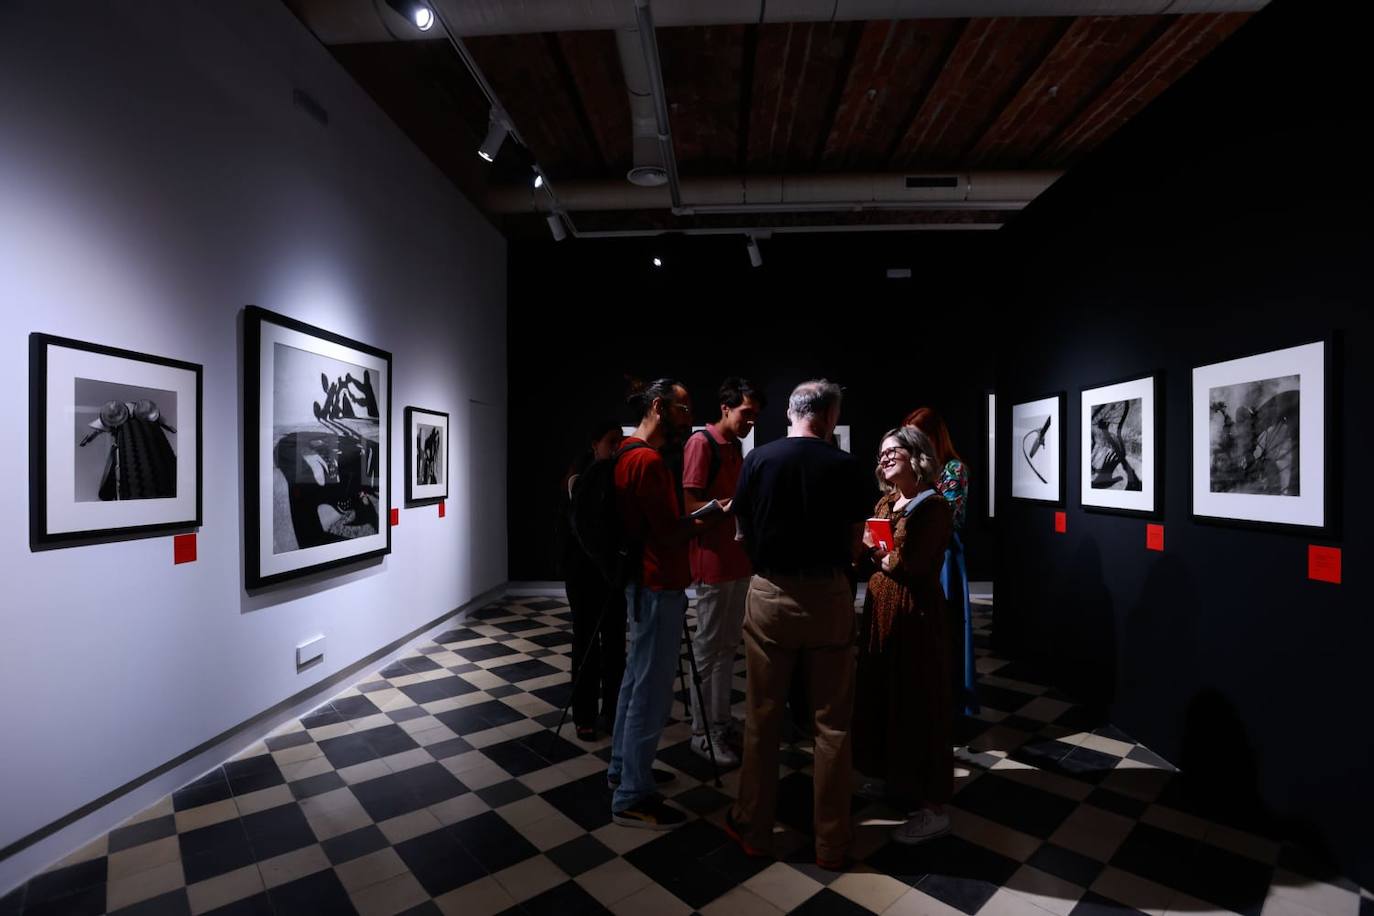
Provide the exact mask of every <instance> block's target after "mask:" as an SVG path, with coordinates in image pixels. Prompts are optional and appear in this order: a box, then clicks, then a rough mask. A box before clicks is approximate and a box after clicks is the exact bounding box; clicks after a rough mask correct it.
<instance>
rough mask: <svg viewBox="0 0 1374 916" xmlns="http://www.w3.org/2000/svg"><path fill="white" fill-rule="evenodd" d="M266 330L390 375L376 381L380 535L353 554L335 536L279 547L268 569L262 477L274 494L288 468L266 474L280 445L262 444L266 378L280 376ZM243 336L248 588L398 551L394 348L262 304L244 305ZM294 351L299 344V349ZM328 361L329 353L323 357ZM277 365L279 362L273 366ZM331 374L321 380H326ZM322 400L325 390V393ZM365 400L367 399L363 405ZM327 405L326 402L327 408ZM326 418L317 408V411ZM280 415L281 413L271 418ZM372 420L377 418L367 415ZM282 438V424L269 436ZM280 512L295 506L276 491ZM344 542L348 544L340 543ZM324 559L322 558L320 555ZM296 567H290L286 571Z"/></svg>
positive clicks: (323, 429) (326, 431) (363, 539)
mask: <svg viewBox="0 0 1374 916" xmlns="http://www.w3.org/2000/svg"><path fill="white" fill-rule="evenodd" d="M265 332H266V333H267V335H268V336H269V340H274V339H275V338H278V337H282V336H290V335H292V334H294V335H303V336H304V339H300V338H295V337H291V339H293V340H295V341H296V343H304V344H306V345H310V344H311V343H312V342H313V341H318V342H320V345H321V346H323V345H328V344H334V345H338V346H340V347H344V348H346V349H347V350H349V351H353V353H354V354H356V355H357V356H358V357H359V358H360V359H367V358H370V362H371V364H372V366H374V367H376V368H377V369H378V370H379V371H381V372H382V374H384V375H385V376H386V378H385V381H384V384H381V385H375V384H374V386H373V388H374V390H373V395H372V396H373V398H374V400H375V398H376V396H377V395H381V396H382V397H383V399H384V403H383V404H381V405H378V406H377V412H378V416H377V418H376V424H377V440H376V442H375V444H374V447H375V451H376V457H377V458H378V459H379V466H378V467H377V468H376V472H375V477H376V480H377V496H376V497H375V499H374V500H373V501H374V502H375V506H374V507H373V508H375V511H376V519H377V530H376V532H375V533H373V534H370V535H366V536H361V535H360V536H356V537H355V538H353V540H357V541H358V542H359V549H357V550H356V551H348V550H347V544H346V542H345V540H335V541H333V542H331V543H329V544H320V545H310V546H298V547H296V548H295V549H294V550H292V551H276V550H274V551H273V554H272V559H270V560H269V563H271V564H272V566H273V568H264V567H265V565H266V564H264V562H263V560H264V556H265V554H264V552H263V544H264V539H263V533H264V531H265V530H266V531H267V532H268V534H269V536H272V534H273V531H272V528H271V527H270V525H271V519H268V524H269V527H267V528H266V529H265V528H264V524H263V522H264V519H263V515H262V511H261V505H262V496H263V493H262V482H263V480H264V478H265V477H266V478H267V479H269V480H271V482H272V484H273V486H274V491H275V488H276V487H277V486H278V481H277V480H276V477H277V476H278V475H279V474H280V473H281V472H280V470H279V469H278V468H277V467H276V466H275V464H274V465H272V470H271V473H270V474H265V473H264V467H263V458H264V456H266V457H267V458H268V459H269V460H272V452H273V450H275V447H276V445H277V443H276V441H273V442H271V446H270V447H269V448H268V449H267V450H266V451H264V442H263V419H264V418H263V414H262V400H263V391H264V382H266V384H267V385H268V386H272V385H273V384H274V382H275V376H274V378H273V379H264V370H265V367H264V364H263V359H262V351H263V343H264V333H265ZM243 341H244V350H243V352H244V376H243V440H244V441H243V449H244V452H243V476H244V480H243V493H244V549H245V556H244V579H245V585H246V587H247V588H248V589H249V590H252V589H258V588H264V587H268V586H272V585H276V584H279V583H282V582H287V581H290V580H292V579H297V578H300V577H302V576H307V575H311V574H314V573H320V572H324V571H328V570H332V569H338V568H340V567H344V566H351V565H354V564H358V563H361V562H365V561H368V560H373V559H379V558H381V557H383V556H385V555H386V554H389V553H390V552H391V508H392V498H391V497H392V493H391V473H390V472H391V435H390V431H391V387H392V384H391V383H392V378H391V376H392V358H391V353H390V352H388V351H386V350H383V349H381V348H380V347H375V346H372V345H371V344H366V343H363V342H361V341H357V340H353V339H352V338H349V337H345V336H344V335H342V334H337V333H335V332H333V331H329V330H326V329H324V328H320V327H316V326H315V325H311V324H306V323H305V322H303V321H298V320H296V319H294V318H290V317H288V316H286V315H281V314H278V313H276V312H271V311H268V310H267V309H264V308H260V307H258V306H254V305H250V306H247V307H246V308H245V309H244V310H243ZM292 349H298V348H297V347H295V346H293V347H292ZM321 358H322V359H327V358H330V357H323V356H322V357H321ZM274 370H275V367H274ZM323 381H324V379H323V378H322V383H323ZM268 390H270V391H273V393H274V394H275V390H274V389H273V388H269V389H268ZM318 396H319V397H321V398H325V397H326V395H325V393H324V392H323V391H322V392H321V393H320V395H318ZM359 403H361V402H359ZM327 406H328V402H327V403H326V407H327ZM316 416H317V420H318V418H319V415H318V412H317V414H316ZM270 419H274V420H275V418H270ZM319 422H320V424H321V425H320V433H321V435H322V436H324V437H328V436H331V435H334V434H335V432H336V430H335V429H334V427H331V426H329V425H328V424H329V423H330V422H332V421H329V420H327V419H326V420H319ZM368 422H371V421H370V420H368ZM270 434H271V435H272V437H273V439H274V440H275V438H276V433H275V427H274V429H273V431H272V432H271V433H270ZM360 441H363V443H364V445H363V450H364V451H366V450H367V443H366V442H365V440H360ZM283 479H284V478H283ZM273 496H274V499H273V503H272V508H273V511H274V512H275V511H289V510H287V509H286V508H285V507H282V506H280V505H279V499H278V498H277V496H276V493H275V492H274V494H273ZM339 545H345V546H339ZM287 552H290V553H295V554H301V556H296V557H291V558H290V559H289V563H288V562H286V561H278V560H276V559H275V558H276V557H278V556H281V555H282V554H284V553H287ZM316 557H318V559H315V558H316ZM283 567H289V568H283Z"/></svg>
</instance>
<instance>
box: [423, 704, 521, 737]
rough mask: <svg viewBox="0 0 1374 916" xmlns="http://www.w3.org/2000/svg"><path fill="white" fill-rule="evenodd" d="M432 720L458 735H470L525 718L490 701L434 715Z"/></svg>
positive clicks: (517, 711) (503, 705)
mask: <svg viewBox="0 0 1374 916" xmlns="http://www.w3.org/2000/svg"><path fill="white" fill-rule="evenodd" d="M434 718H436V719H438V720H439V721H440V722H442V723H444V724H445V725H447V726H448V727H449V728H451V729H453V730H454V731H455V732H456V733H458V734H460V735H470V734H472V733H473V732H480V731H485V730H486V729H488V728H495V727H496V726H498V725H508V724H510V723H511V722H518V721H519V720H521V719H523V718H525V716H524V714H523V713H521V712H520V711H519V710H516V709H513V708H511V707H510V706H508V705H506V704H505V703H502V702H501V701H500V700H490V701H488V702H486V703H476V704H474V705H472V706H464V707H463V708H462V709H450V710H449V711H448V712H441V713H435V715H434Z"/></svg>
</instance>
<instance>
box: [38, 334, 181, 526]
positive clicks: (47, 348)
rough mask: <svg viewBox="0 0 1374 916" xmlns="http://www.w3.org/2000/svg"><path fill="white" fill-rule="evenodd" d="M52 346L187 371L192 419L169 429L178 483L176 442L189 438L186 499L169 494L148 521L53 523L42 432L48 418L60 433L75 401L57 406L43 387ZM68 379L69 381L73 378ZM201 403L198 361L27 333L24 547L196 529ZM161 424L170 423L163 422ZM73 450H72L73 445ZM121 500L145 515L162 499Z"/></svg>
mask: <svg viewBox="0 0 1374 916" xmlns="http://www.w3.org/2000/svg"><path fill="white" fill-rule="evenodd" d="M54 349H61V350H67V351H73V352H74V353H78V354H82V353H84V354H94V355H96V356H99V357H105V358H108V359H113V360H123V361H128V362H130V363H141V364H148V365H151V366H156V367H162V368H164V369H166V370H169V371H170V372H171V373H173V374H175V375H178V376H179V375H181V374H185V375H186V376H188V377H187V378H184V379H181V381H182V383H183V385H184V386H187V387H189V386H191V385H193V387H194V396H193V405H190V406H193V407H194V421H193V422H192V423H190V424H189V425H190V426H191V427H192V428H191V429H189V430H188V429H187V428H186V427H187V425H188V424H187V423H185V422H183V421H182V420H178V426H177V427H176V431H175V435H176V437H177V445H178V448H177V450H176V458H177V472H176V473H177V477H176V481H177V487H178V488H179V487H180V485H181V483H182V479H183V478H182V476H181V474H180V471H181V469H182V464H183V460H184V459H185V457H186V456H185V454H184V453H185V451H186V449H185V448H182V447H181V444H182V443H183V442H187V443H193V445H194V454H193V455H192V456H191V461H190V464H192V465H193V466H194V470H195V487H194V489H195V493H194V495H193V498H192V499H190V500H187V499H181V498H172V499H170V500H167V505H166V509H167V510H168V512H167V517H166V518H164V519H160V520H158V521H154V522H148V521H140V522H138V523H135V524H127V525H110V524H108V523H107V522H101V523H99V524H97V525H91V526H86V527H82V526H81V524H80V523H79V522H75V523H73V521H68V522H65V523H62V524H60V525H59V524H58V523H57V521H56V519H55V518H54V516H55V515H56V514H57V512H56V510H57V509H58V506H56V505H55V504H53V502H52V499H53V493H52V492H51V491H50V484H53V483H55V481H56V476H57V475H53V474H51V472H52V471H53V470H54V469H53V467H52V462H53V461H54V460H55V459H56V458H57V457H58V456H55V455H51V454H49V450H48V441H49V436H48V431H49V425H50V423H53V422H56V423H58V424H59V426H58V427H57V429H58V430H59V432H60V430H61V426H62V425H65V423H67V422H70V421H71V420H72V415H71V413H70V411H71V409H72V407H74V406H75V405H74V404H73V405H68V406H65V407H63V408H61V409H59V408H58V407H56V406H55V405H54V404H53V403H52V401H51V398H52V396H53V395H54V392H53V391H52V390H51V387H50V386H49V369H50V367H51V356H52V351H53V350H54ZM73 381H74V382H75V378H73ZM103 381H106V382H109V383H111V384H115V385H123V384H128V382H120V381H118V380H115V379H105V380H103ZM178 406H179V407H180V406H182V405H178ZM203 407H204V367H203V366H201V365H200V364H199V363H191V362H186V361H184V360H178V359H171V358H169V357H165V356H156V355H154V354H151V353H140V352H137V351H135V350H125V349H121V348H119V347H112V346H107V345H105V344H98V343H92V342H90V341H84V340H74V339H72V338H69V337H59V336H57V335H54V334H44V333H40V332H37V331H35V332H33V333H31V334H30V335H29V549H30V550H33V551H39V550H51V549H55V548H62V547H76V546H80V545H84V544H99V543H108V542H113V541H122V540H129V539H133V538H144V537H157V536H160V535H166V534H172V533H177V532H184V531H189V530H193V529H195V528H199V527H200V525H201V523H202V520H203V496H204V483H203V480H204V477H203V460H202V451H203V441H204V422H203V415H204V414H203ZM186 413H187V412H186V411H184V410H183V411H181V412H180V414H179V415H180V416H181V417H185V414H186ZM167 428H171V427H170V426H168V427H167ZM73 432H74V430H73ZM76 447H81V446H79V445H78V446H76ZM73 454H75V449H74V450H73ZM116 489H118V487H117V488H116ZM69 502H70V503H71V504H72V505H73V506H74V505H75V503H76V502H77V500H76V499H75V493H73V499H72V500H70V501H69ZM110 502H113V503H118V502H120V500H117V499H116V500H113V501H110ZM127 502H128V504H129V506H130V507H131V508H137V509H139V510H143V511H142V512H140V514H141V515H142V514H147V510H148V509H149V508H150V507H156V508H162V507H161V506H157V505H156V504H157V503H163V502H164V501H163V500H161V499H158V500H155V501H154V500H144V499H139V500H129V501H127ZM106 505H107V506H108V505H109V503H108V502H107V503H106ZM188 510H189V511H188ZM83 514H85V513H83ZM100 514H102V515H105V516H109V515H112V514H118V513H113V512H104V511H103V510H102V512H101V513H100Z"/></svg>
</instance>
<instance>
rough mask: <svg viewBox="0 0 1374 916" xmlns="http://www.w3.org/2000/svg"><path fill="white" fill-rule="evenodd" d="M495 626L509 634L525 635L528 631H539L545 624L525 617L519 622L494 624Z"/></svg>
mask: <svg viewBox="0 0 1374 916" xmlns="http://www.w3.org/2000/svg"><path fill="white" fill-rule="evenodd" d="M494 626H497V627H499V628H500V629H502V630H505V631H506V632H507V633H523V632H525V631H526V630H538V629H539V628H541V627H543V626H544V624H542V623H540V622H539V621H537V620H530V619H529V618H528V617H523V618H521V619H519V620H507V621H506V622H505V623H498V624H494Z"/></svg>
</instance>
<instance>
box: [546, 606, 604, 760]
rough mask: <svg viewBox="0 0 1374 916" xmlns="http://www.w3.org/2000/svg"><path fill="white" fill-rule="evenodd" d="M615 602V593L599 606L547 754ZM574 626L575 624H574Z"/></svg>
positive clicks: (550, 750)
mask: <svg viewBox="0 0 1374 916" xmlns="http://www.w3.org/2000/svg"><path fill="white" fill-rule="evenodd" d="M613 601H615V593H614V592H612V593H610V594H609V595H608V597H607V599H606V603H605V604H603V605H601V613H600V614H598V615H597V617H596V626H595V627H593V628H592V635H591V636H590V637H589V638H588V640H587V649H586V651H585V652H584V653H583V658H582V663H581V664H580V665H578V666H577V676H576V677H574V678H573V679H572V690H570V691H568V702H566V703H564V704H563V714H562V715H560V716H559V717H558V727H556V728H555V729H554V730H553V737H552V738H550V739H549V753H551V754H552V753H553V749H554V746H555V742H557V741H558V734H559V732H561V731H562V730H563V723H564V722H566V721H568V711H569V710H570V709H572V707H573V703H574V702H576V699H577V685H579V684H581V683H582V679H583V678H584V677H586V676H587V668H588V665H587V658H586V656H588V655H590V654H591V652H592V648H593V647H594V646H595V645H596V639H597V637H598V636H600V635H601V624H602V623H603V622H604V621H605V620H606V612H607V611H608V610H610V607H611V603H612V602H613ZM574 625H575V624H574Z"/></svg>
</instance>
